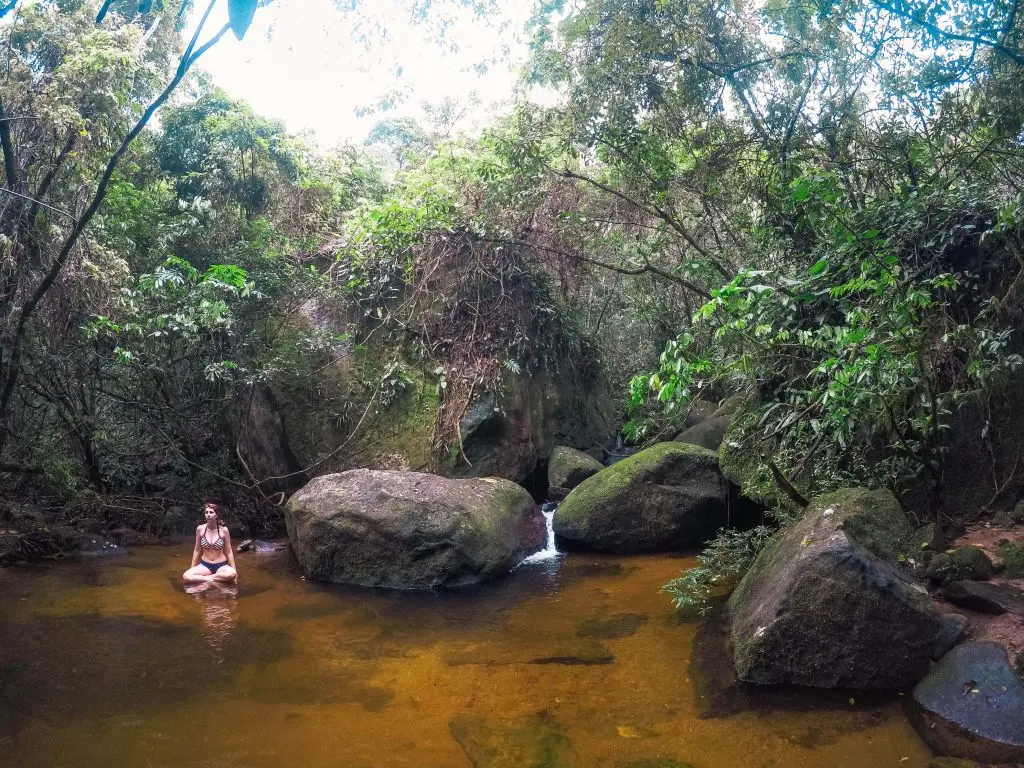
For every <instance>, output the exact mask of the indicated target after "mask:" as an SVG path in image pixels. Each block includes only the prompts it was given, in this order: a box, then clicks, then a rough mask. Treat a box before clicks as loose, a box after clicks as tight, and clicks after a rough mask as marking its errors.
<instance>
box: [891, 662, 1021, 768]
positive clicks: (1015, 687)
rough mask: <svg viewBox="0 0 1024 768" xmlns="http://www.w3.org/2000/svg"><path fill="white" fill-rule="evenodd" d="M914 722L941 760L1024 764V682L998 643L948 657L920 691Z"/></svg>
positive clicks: (913, 711) (912, 709) (917, 691)
mask: <svg viewBox="0 0 1024 768" xmlns="http://www.w3.org/2000/svg"><path fill="white" fill-rule="evenodd" d="M910 719H911V722H912V723H913V724H914V726H915V728H917V731H918V733H919V734H921V738H923V739H924V740H925V741H926V742H927V743H928V745H929V746H930V747H931V748H932V749H934V750H935V751H936V752H938V753H939V754H940V755H948V756H951V757H960V758H967V759H971V760H978V761H981V762H983V763H1000V764H1006V763H1013V764H1017V763H1021V762H1024V682H1022V681H1021V679H1020V677H1018V676H1017V674H1016V673H1015V672H1014V670H1013V668H1012V667H1011V666H1010V662H1009V659H1008V658H1007V656H1006V649H1004V648H1003V647H1002V646H1001V645H999V644H997V643H989V642H975V643H965V644H963V645H959V646H957V647H956V648H954V649H953V650H952V651H950V652H949V653H947V654H946V655H945V656H943V657H942V659H941V660H940V661H939V663H938V664H936V665H935V668H934V669H932V671H931V672H930V673H929V674H928V676H927V677H925V678H924V679H923V680H922V681H921V682H920V683H919V684H918V685H917V687H916V688H914V693H913V697H912V699H911V702H910Z"/></svg>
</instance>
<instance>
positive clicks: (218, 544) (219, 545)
mask: <svg viewBox="0 0 1024 768" xmlns="http://www.w3.org/2000/svg"><path fill="white" fill-rule="evenodd" d="M217 535H218V536H220V531H219V530H218V531H217ZM199 546H201V547H202V548H203V549H224V537H223V536H221V537H220V538H219V539H217V540H216V541H214V542H213V543H211V542H209V541H207V540H206V533H205V532H204V533H203V535H202V537H201V538H200V539H199Z"/></svg>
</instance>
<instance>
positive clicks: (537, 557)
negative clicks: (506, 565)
mask: <svg viewBox="0 0 1024 768" xmlns="http://www.w3.org/2000/svg"><path fill="white" fill-rule="evenodd" d="M556 507H558V505H557V504H555V503H554V502H553V501H547V502H545V503H543V504H541V505H540V511H541V513H542V514H543V515H544V525H545V526H547V532H548V538H547V542H546V543H545V544H544V549H542V550H541V551H540V552H534V553H533V554H532V555H530V556H529V557H527V558H526V559H525V560H523V562H522V563H520V565H527V564H529V563H539V562H541V561H543V560H550V559H551V558H553V557H558V550H557V549H555V528H554V525H553V521H554V519H555V508H556Z"/></svg>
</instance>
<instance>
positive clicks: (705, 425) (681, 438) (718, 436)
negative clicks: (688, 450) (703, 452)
mask: <svg viewBox="0 0 1024 768" xmlns="http://www.w3.org/2000/svg"><path fill="white" fill-rule="evenodd" d="M731 423H732V416H714V417H712V418H709V419H705V420H703V421H701V422H700V423H699V424H695V425H693V426H692V427H690V428H689V429H685V430H683V431H682V432H680V433H679V434H678V435H677V436H676V442H677V443H690V444H691V445H699V446H701V447H702V448H707V449H708V450H710V451H717V450H718V447H719V446H720V445H721V444H722V440H723V439H724V437H725V431H726V430H727V429H728V428H729V424H731Z"/></svg>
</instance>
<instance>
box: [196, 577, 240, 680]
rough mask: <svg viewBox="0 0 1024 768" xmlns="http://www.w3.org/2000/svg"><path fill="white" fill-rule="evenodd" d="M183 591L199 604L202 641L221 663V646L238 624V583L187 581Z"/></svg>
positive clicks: (225, 643)
mask: <svg viewBox="0 0 1024 768" xmlns="http://www.w3.org/2000/svg"><path fill="white" fill-rule="evenodd" d="M185 594H187V595H189V596H190V597H191V598H192V599H193V600H195V601H197V602H199V603H201V604H202V606H203V614H202V620H203V629H202V636H203V640H205V641H206V644H207V645H208V646H210V648H211V649H212V650H213V652H214V658H215V661H216V662H217V663H218V664H222V663H223V662H224V659H225V655H224V648H225V646H226V645H227V643H228V641H229V640H230V639H231V632H232V630H234V628H235V625H237V624H238V615H237V614H238V585H237V584H223V583H220V582H216V581H208V582H204V583H202V584H190V585H189V586H187V587H186V588H185Z"/></svg>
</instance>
